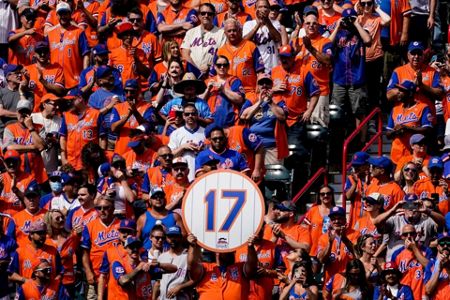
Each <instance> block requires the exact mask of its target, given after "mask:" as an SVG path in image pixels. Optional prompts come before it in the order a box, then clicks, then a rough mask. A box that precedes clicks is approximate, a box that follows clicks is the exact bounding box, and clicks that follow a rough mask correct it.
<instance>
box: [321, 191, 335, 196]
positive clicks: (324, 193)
mask: <svg viewBox="0 0 450 300" xmlns="http://www.w3.org/2000/svg"><path fill="white" fill-rule="evenodd" d="M319 195H320V196H331V195H332V193H331V192H322V193H319Z"/></svg>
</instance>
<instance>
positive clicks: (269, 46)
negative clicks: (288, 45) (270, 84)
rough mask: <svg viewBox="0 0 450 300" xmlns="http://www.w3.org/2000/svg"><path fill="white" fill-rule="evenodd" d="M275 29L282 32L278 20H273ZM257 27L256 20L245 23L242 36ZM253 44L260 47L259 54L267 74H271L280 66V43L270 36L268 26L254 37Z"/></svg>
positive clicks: (263, 27)
mask: <svg viewBox="0 0 450 300" xmlns="http://www.w3.org/2000/svg"><path fill="white" fill-rule="evenodd" d="M271 22H272V25H273V27H275V29H276V30H277V31H278V32H280V29H281V24H280V22H278V21H276V20H271ZM255 26H256V20H251V21H247V22H245V23H244V28H243V29H242V34H243V36H245V35H246V34H248V33H249V32H250V31H251V30H252V29H253V28H255ZM252 42H254V43H255V44H256V46H258V50H259V53H260V54H261V58H262V60H263V62H264V69H265V72H266V73H270V72H271V71H272V68H273V67H275V66H277V65H278V64H279V61H278V48H279V47H280V44H279V43H275V41H274V40H272V39H271V38H270V36H269V29H268V28H267V26H265V25H264V26H262V27H260V28H259V29H258V31H257V32H256V33H255V35H254V36H253V39H252Z"/></svg>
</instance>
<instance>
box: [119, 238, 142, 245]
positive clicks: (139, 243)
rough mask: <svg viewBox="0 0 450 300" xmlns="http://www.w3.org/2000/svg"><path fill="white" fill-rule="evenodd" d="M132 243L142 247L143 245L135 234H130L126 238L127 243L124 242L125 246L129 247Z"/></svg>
mask: <svg viewBox="0 0 450 300" xmlns="http://www.w3.org/2000/svg"><path fill="white" fill-rule="evenodd" d="M132 245H135V246H136V247H138V248H140V247H142V242H141V241H140V240H139V239H138V238H136V237H134V236H129V237H127V239H126V240H125V243H124V245H123V247H124V248H128V247H130V246H132Z"/></svg>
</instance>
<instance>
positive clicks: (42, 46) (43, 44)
mask: <svg viewBox="0 0 450 300" xmlns="http://www.w3.org/2000/svg"><path fill="white" fill-rule="evenodd" d="M41 49H47V50H48V49H50V46H49V45H48V43H47V42H46V41H39V42H37V43H36V46H34V51H37V50H41Z"/></svg>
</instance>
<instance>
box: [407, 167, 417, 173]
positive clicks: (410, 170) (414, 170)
mask: <svg viewBox="0 0 450 300" xmlns="http://www.w3.org/2000/svg"><path fill="white" fill-rule="evenodd" d="M404 171H405V172H417V169H414V168H405V169H404Z"/></svg>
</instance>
